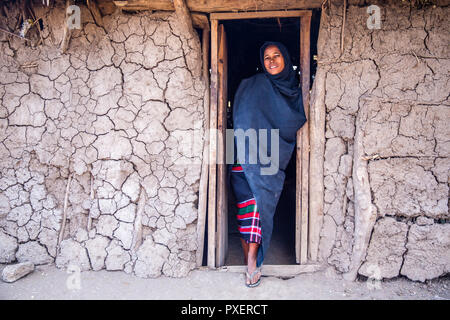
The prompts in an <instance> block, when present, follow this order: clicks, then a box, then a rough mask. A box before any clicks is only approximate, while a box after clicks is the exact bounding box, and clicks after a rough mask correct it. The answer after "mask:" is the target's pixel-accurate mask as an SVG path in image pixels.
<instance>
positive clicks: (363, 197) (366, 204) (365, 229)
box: [344, 102, 377, 281]
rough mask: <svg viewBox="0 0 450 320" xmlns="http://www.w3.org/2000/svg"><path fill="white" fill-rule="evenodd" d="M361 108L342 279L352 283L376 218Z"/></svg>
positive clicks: (364, 111) (354, 154) (364, 116)
mask: <svg viewBox="0 0 450 320" xmlns="http://www.w3.org/2000/svg"><path fill="white" fill-rule="evenodd" d="M362 104H363V105H362V106H361V107H360V110H359V112H358V114H357V116H356V120H355V122H356V129H355V140H354V141H355V144H354V151H353V174H352V178H353V189H354V194H355V232H354V241H353V252H352V256H351V261H350V267H349V270H348V272H347V273H345V274H344V279H346V280H351V281H354V280H356V276H357V274H358V269H359V267H360V266H361V263H362V261H363V259H364V257H365V254H366V250H367V247H368V245H369V240H370V235H371V233H372V229H373V226H374V225H375V221H376V218H377V208H376V207H375V206H374V205H373V204H372V194H371V190H370V182H369V173H368V169H367V165H368V161H367V160H364V159H363V157H364V147H363V141H362V140H363V137H364V132H363V125H364V124H365V121H366V119H367V110H366V107H365V105H364V103H363V102H362Z"/></svg>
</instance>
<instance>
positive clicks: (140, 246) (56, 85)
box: [0, 1, 205, 277]
mask: <svg viewBox="0 0 450 320" xmlns="http://www.w3.org/2000/svg"><path fill="white" fill-rule="evenodd" d="M61 2H62V1H61ZM63 6H64V3H61V4H57V7H56V8H52V9H50V8H47V7H45V6H36V7H35V8H34V10H35V11H36V15H37V16H42V17H43V23H44V25H43V27H44V28H43V33H42V36H43V39H44V43H43V44H41V45H39V46H36V47H35V48H33V47H32V46H31V45H30V43H26V42H25V41H23V40H21V39H18V38H15V37H10V36H7V35H6V34H4V33H1V34H0V70H1V72H0V103H1V105H0V158H1V159H2V161H1V163H0V263H9V262H14V261H19V262H21V261H31V262H33V263H35V264H44V263H51V262H56V265H57V266H58V267H67V266H69V265H77V266H79V267H80V268H81V270H88V269H93V270H100V269H106V270H124V271H125V272H128V273H134V274H136V275H137V276H141V277H156V276H159V275H161V274H164V275H167V276H174V277H178V276H184V275H186V274H187V273H188V272H189V270H191V269H193V268H194V267H195V251H196V219H197V201H198V186H199V179H200V161H201V159H199V158H198V155H201V150H202V145H203V141H202V139H201V137H202V136H203V132H202V130H203V97H204V92H205V85H204V82H203V80H202V79H201V78H200V74H201V72H200V71H201V67H202V66H201V48H200V42H199V39H198V37H194V38H191V37H190V36H188V35H187V34H185V33H184V31H183V30H181V28H180V25H179V21H178V20H177V18H176V15H175V14H174V13H172V14H169V13H167V14H156V13H155V14H151V13H148V12H147V13H138V14H133V15H129V14H124V13H120V12H115V13H113V14H111V15H107V16H104V17H103V19H104V27H99V26H97V25H96V24H95V22H94V20H93V18H92V16H91V14H90V12H89V10H88V9H87V8H86V7H85V6H83V5H80V8H81V22H82V28H81V30H78V29H74V30H73V33H72V38H71V40H70V44H69V49H68V50H67V52H66V53H64V54H62V53H61V51H60V49H59V44H60V42H61V39H62V37H63V26H64V20H65V13H64V7H63ZM8 13H9V17H8V19H5V18H2V19H3V20H2V24H3V26H5V25H6V24H8V25H9V26H10V27H11V28H14V26H15V24H16V22H17V17H18V15H17V14H18V12H17V10H16V11H15V9H14V8H13V7H11V8H9V12H8ZM199 137H200V139H199ZM63 217H66V219H65V220H64V219H63ZM64 224H65V228H64V232H63V233H62V234H61V237H60V233H61V228H62V226H63V225H64ZM59 237H60V240H61V241H60V243H58V238H59Z"/></svg>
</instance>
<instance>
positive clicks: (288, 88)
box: [233, 42, 306, 267]
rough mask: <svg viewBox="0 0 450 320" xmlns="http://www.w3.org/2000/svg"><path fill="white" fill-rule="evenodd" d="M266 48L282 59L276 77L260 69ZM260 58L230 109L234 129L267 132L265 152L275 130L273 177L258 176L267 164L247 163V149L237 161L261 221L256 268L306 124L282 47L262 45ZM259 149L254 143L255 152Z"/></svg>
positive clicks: (288, 60) (271, 43)
mask: <svg viewBox="0 0 450 320" xmlns="http://www.w3.org/2000/svg"><path fill="white" fill-rule="evenodd" d="M269 45H275V46H277V47H278V48H279V50H280V51H281V53H282V55H283V57H284V63H285V67H284V69H283V71H282V72H280V73H279V74H277V75H271V74H269V73H268V72H267V70H266V69H265V67H264V50H265V49H266V48H267V47H268V46H269ZM260 59H261V64H262V68H263V70H264V73H260V74H257V75H255V76H252V77H250V78H248V79H244V80H242V82H241V84H240V85H239V88H238V90H237V92H236V95H235V102H234V106H233V124H234V125H233V126H234V130H237V129H243V130H244V131H246V130H248V129H252V128H253V129H255V130H256V131H257V132H258V130H259V129H267V137H268V138H267V140H268V141H267V150H269V151H270V150H271V135H270V130H271V129H279V163H278V164H277V165H278V168H279V170H277V172H276V173H275V174H273V175H262V174H261V169H262V168H264V167H269V166H270V164H269V165H267V164H262V163H261V162H260V159H259V157H258V161H257V163H256V164H249V163H248V159H249V154H248V153H249V148H245V150H246V151H245V153H246V159H245V160H244V159H238V161H239V162H240V163H241V165H242V168H243V169H244V172H245V176H246V178H247V181H248V183H249V186H250V188H251V189H252V192H253V195H254V196H255V199H256V204H257V206H258V209H259V214H260V218H261V229H262V243H261V245H260V246H259V250H258V258H257V266H258V267H259V266H261V265H262V263H263V261H264V256H265V254H266V252H267V249H268V247H269V243H270V239H271V236H272V230H273V216H274V214H275V210H276V207H277V203H278V200H279V198H280V195H281V191H282V190H283V184H284V178H285V173H284V170H285V169H286V166H287V165H288V163H289V160H290V158H291V155H292V152H293V150H294V147H295V144H296V136H297V131H298V130H299V129H300V128H301V127H302V126H303V124H304V123H305V122H306V116H305V111H304V108H303V99H302V91H301V88H299V86H298V81H297V79H296V76H295V71H294V70H293V68H292V62H291V59H290V56H289V53H288V51H287V49H286V47H285V46H284V45H283V44H281V43H278V42H266V43H264V45H263V46H262V47H261V49H260ZM236 142H237V141H236V138H235V143H236ZM259 147H260V143H259V142H258V146H257V148H258V152H259ZM269 153H270V152H269ZM258 154H259V153H258Z"/></svg>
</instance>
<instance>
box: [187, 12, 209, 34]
mask: <svg viewBox="0 0 450 320" xmlns="http://www.w3.org/2000/svg"><path fill="white" fill-rule="evenodd" d="M191 17H192V24H193V25H194V27H195V28H200V29H203V30H207V31H209V30H210V27H209V20H208V16H206V15H205V14H202V13H192V14H191Z"/></svg>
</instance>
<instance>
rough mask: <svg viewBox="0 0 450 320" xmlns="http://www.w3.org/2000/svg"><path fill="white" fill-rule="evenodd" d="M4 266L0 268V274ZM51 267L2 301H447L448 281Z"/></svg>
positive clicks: (0, 295)
mask: <svg viewBox="0 0 450 320" xmlns="http://www.w3.org/2000/svg"><path fill="white" fill-rule="evenodd" d="M3 267H4V266H2V265H0V270H2V269H3ZM69 271H70V270H64V269H58V268H56V267H55V266H54V265H42V266H37V267H36V269H35V270H34V272H33V273H31V274H29V275H28V276H26V277H24V278H22V279H19V280H18V281H16V282H14V283H5V282H3V281H0V299H1V300H33V299H34V300H53V299H59V300H70V299H75V300H105V299H108V300H131V299H135V300H141V299H145V300H153V299H168V300H197V299H198V300H241V299H242V300H248V299H250V300H265V299H268V300H272V299H277V300H278V299H279V300H312V299H313V300H330V299H333V300H335V299H337V300H349V299H350V300H361V299H363V300H450V277H448V276H446V277H441V278H438V279H435V280H431V281H427V282H425V283H421V282H413V281H410V280H407V279H405V278H397V279H393V280H388V281H386V280H385V281H381V282H379V283H376V282H368V281H366V280H358V281H356V282H348V281H346V280H343V279H341V277H339V276H337V275H336V274H333V273H332V272H329V271H319V272H316V273H310V274H301V275H298V276H296V277H293V278H290V279H280V278H277V277H263V279H262V282H261V284H260V286H259V287H257V288H246V287H245V286H244V275H243V274H239V273H232V272H224V271H218V270H201V269H198V270H194V271H192V272H191V273H190V274H189V275H188V276H187V277H185V278H167V277H160V278H156V279H143V278H139V277H136V276H134V275H130V274H126V273H124V272H111V271H105V270H102V271H96V272H94V271H87V272H81V273H78V272H77V271H76V270H75V272H73V273H70V272H69Z"/></svg>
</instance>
